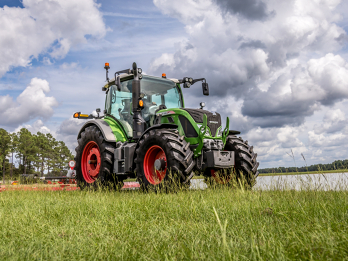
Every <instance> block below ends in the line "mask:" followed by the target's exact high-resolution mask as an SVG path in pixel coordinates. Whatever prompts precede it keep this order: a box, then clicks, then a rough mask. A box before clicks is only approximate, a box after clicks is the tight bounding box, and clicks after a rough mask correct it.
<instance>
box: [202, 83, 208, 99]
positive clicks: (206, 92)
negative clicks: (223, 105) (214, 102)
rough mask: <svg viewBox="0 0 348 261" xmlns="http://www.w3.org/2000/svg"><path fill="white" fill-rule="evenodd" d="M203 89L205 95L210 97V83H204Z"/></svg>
mask: <svg viewBox="0 0 348 261" xmlns="http://www.w3.org/2000/svg"><path fill="white" fill-rule="evenodd" d="M202 89H203V95H206V96H208V95H209V86H208V83H206V82H203V83H202Z"/></svg>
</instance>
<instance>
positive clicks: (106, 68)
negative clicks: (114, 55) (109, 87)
mask: <svg viewBox="0 0 348 261" xmlns="http://www.w3.org/2000/svg"><path fill="white" fill-rule="evenodd" d="M104 69H105V70H106V81H107V82H109V69H110V66H109V63H105V67H104Z"/></svg>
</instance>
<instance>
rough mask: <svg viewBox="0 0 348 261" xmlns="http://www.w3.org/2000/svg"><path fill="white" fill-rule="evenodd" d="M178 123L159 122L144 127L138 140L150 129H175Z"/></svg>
mask: <svg viewBox="0 0 348 261" xmlns="http://www.w3.org/2000/svg"><path fill="white" fill-rule="evenodd" d="M177 128H178V125H176V124H171V123H161V124H155V125H153V126H152V127H150V128H148V129H146V130H145V131H144V133H143V134H142V135H141V136H140V138H139V140H138V142H139V141H140V140H141V138H142V137H143V136H144V135H145V134H146V133H148V132H149V131H150V130H154V129H177Z"/></svg>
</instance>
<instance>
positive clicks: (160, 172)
mask: <svg viewBox="0 0 348 261" xmlns="http://www.w3.org/2000/svg"><path fill="white" fill-rule="evenodd" d="M189 145H190V144H189V143H187V142H186V141H185V140H184V137H183V136H182V137H180V136H179V135H178V131H176V130H170V129H160V130H151V131H149V132H148V133H146V134H145V135H144V136H143V137H142V139H141V140H140V141H139V145H138V147H137V149H136V155H137V156H136V159H135V163H136V173H137V179H138V181H139V183H140V187H141V188H142V189H143V190H145V191H147V190H149V189H154V190H158V189H160V188H165V189H167V190H168V189H175V188H177V187H178V186H181V185H184V184H189V182H190V179H191V178H192V176H193V172H192V169H193V167H194V165H195V162H194V160H193V152H192V151H191V149H190V148H189Z"/></svg>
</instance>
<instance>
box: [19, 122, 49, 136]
mask: <svg viewBox="0 0 348 261" xmlns="http://www.w3.org/2000/svg"><path fill="white" fill-rule="evenodd" d="M22 128H26V129H28V130H29V131H30V132H31V133H33V134H36V133H38V132H41V133H44V134H46V133H51V134H53V135H54V136H55V133H52V131H51V130H50V129H49V128H48V127H47V126H45V125H44V123H43V122H42V120H36V121H35V122H34V123H33V124H32V125H30V124H25V125H20V126H18V127H17V128H16V129H15V130H14V132H18V131H20V129H22Z"/></svg>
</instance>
